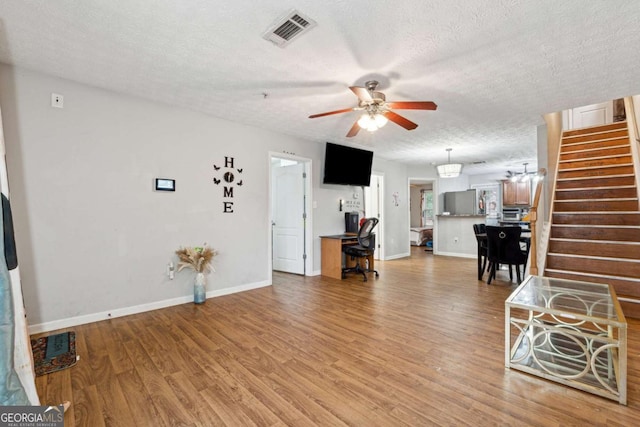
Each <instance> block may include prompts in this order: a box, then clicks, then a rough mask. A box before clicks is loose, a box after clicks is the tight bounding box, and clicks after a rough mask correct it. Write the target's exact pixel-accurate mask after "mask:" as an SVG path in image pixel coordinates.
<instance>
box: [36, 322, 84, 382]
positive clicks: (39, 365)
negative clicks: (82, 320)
mask: <svg viewBox="0 0 640 427" xmlns="http://www.w3.org/2000/svg"><path fill="white" fill-rule="evenodd" d="M31 349H32V351H33V364H34V367H35V371H36V375H45V374H50V373H51V372H55V371H59V370H61V369H66V368H69V367H71V366H73V365H75V364H76V362H77V361H78V356H77V355H76V333H75V332H63V333H61V334H56V335H49V336H47V337H41V338H38V339H32V340H31Z"/></svg>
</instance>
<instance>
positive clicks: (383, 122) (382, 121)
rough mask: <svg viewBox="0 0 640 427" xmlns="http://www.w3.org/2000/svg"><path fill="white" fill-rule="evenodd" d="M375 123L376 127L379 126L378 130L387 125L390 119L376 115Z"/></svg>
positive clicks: (382, 115)
mask: <svg viewBox="0 0 640 427" xmlns="http://www.w3.org/2000/svg"><path fill="white" fill-rule="evenodd" d="M375 121H376V126H378V129H379V128H381V127H383V126H384V125H386V124H387V122H388V121H389V119H387V118H386V117H385V116H384V114H376V115H375Z"/></svg>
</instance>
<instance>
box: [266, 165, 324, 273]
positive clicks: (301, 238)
mask: <svg viewBox="0 0 640 427" xmlns="http://www.w3.org/2000/svg"><path fill="white" fill-rule="evenodd" d="M269 177H270V181H271V182H270V185H269V190H270V193H271V194H270V197H269V203H270V209H269V212H270V213H271V215H270V222H271V224H270V225H271V233H270V243H271V245H270V249H271V257H270V260H271V270H276V271H281V272H285V273H293V274H301V275H306V274H307V273H308V272H311V271H312V270H311V265H309V263H310V262H311V260H312V259H313V257H312V256H311V242H312V239H311V229H312V228H311V209H310V200H311V184H310V183H311V160H310V159H305V158H301V157H297V156H289V155H283V154H270V161H269Z"/></svg>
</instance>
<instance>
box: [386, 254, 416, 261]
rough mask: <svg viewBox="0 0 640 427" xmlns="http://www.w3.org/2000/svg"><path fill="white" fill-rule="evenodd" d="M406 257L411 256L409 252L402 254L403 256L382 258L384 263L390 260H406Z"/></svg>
mask: <svg viewBox="0 0 640 427" xmlns="http://www.w3.org/2000/svg"><path fill="white" fill-rule="evenodd" d="M408 256H411V254H410V253H409V252H407V253H404V254H397V255H391V256H387V257H384V260H385V261H391V260H392V259H400V258H406V257H408Z"/></svg>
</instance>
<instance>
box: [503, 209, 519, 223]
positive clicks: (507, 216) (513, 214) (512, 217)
mask: <svg viewBox="0 0 640 427" xmlns="http://www.w3.org/2000/svg"><path fill="white" fill-rule="evenodd" d="M521 218H522V209H521V208H503V209H502V220H503V221H520V219H521Z"/></svg>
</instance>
